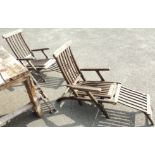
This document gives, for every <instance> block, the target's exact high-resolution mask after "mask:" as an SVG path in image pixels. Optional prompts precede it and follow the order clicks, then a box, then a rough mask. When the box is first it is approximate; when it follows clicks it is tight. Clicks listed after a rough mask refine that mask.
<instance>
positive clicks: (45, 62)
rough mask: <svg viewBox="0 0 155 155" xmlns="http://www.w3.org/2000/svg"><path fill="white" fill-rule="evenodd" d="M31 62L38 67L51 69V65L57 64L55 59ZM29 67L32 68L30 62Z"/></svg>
mask: <svg viewBox="0 0 155 155" xmlns="http://www.w3.org/2000/svg"><path fill="white" fill-rule="evenodd" d="M31 63H32V64H33V65H34V66H35V67H36V68H40V69H49V68H50V67H52V66H53V65H55V63H56V61H55V60H54V59H39V60H31ZM27 67H29V68H31V66H30V65H29V64H27Z"/></svg>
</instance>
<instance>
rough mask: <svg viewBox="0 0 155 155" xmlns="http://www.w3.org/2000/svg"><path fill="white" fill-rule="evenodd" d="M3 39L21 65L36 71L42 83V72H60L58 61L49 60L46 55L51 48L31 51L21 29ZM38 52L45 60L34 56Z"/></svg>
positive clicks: (5, 35) (4, 36)
mask: <svg viewBox="0 0 155 155" xmlns="http://www.w3.org/2000/svg"><path fill="white" fill-rule="evenodd" d="M3 38H4V39H5V40H6V41H7V43H8V45H9V47H10V48H11V50H12V51H13V53H14V54H15V56H16V58H17V60H19V61H20V62H21V64H23V65H24V66H25V67H27V68H28V69H29V70H30V71H34V73H35V74H37V76H39V77H40V79H42V81H45V79H44V78H43V76H42V72H44V71H57V72H59V71H60V70H59V69H58V66H57V64H56V61H55V60H54V59H53V58H49V57H48V56H47V55H46V53H45V51H46V50H49V48H40V49H33V50H31V49H30V48H29V46H28V45H27V43H26V42H25V40H24V38H23V36H22V30H20V29H19V30H16V31H13V32H10V33H7V34H4V35H3ZM36 52H42V54H43V55H44V56H45V58H43V59H38V58H37V57H36V56H35V54H34V53H36Z"/></svg>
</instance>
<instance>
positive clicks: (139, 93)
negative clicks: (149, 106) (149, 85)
mask: <svg viewBox="0 0 155 155" xmlns="http://www.w3.org/2000/svg"><path fill="white" fill-rule="evenodd" d="M122 89H125V90H127V91H130V92H132V93H136V94H138V95H142V96H143V95H145V94H143V93H141V92H138V91H135V90H131V89H129V88H126V87H122Z"/></svg>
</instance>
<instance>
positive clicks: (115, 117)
mask: <svg viewBox="0 0 155 155" xmlns="http://www.w3.org/2000/svg"><path fill="white" fill-rule="evenodd" d="M56 109H57V110H58V111H57V113H55V114H49V113H46V114H45V115H44V116H43V117H42V118H38V117H37V116H36V115H35V114H34V113H32V112H31V111H29V112H26V113H23V114H22V115H20V116H18V117H16V118H15V119H14V120H12V121H11V122H10V123H9V124H7V125H6V126H7V127H9V126H10V127H16V126H20V127H25V126H29V127H33V126H38V127H41V126H43V127H46V126H47V127H80V126H85V127H133V126H135V116H136V114H138V113H139V112H132V113H131V112H126V111H121V110H114V109H106V110H107V112H108V113H109V116H110V119H106V118H105V117H104V115H103V114H102V113H101V112H100V111H99V110H98V109H97V108H96V107H95V106H94V105H93V104H92V105H89V104H83V105H82V106H80V105H79V104H78V103H77V102H76V101H72V102H70V101H66V102H62V103H61V104H59V103H57V104H56ZM23 120H24V121H23ZM16 122H18V123H16ZM144 126H148V124H147V122H146V123H145V125H144Z"/></svg>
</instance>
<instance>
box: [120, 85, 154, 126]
mask: <svg viewBox="0 0 155 155" xmlns="http://www.w3.org/2000/svg"><path fill="white" fill-rule="evenodd" d="M118 103H120V104H123V105H126V106H128V107H131V108H134V109H136V110H140V111H141V112H143V113H144V114H145V115H146V117H147V118H148V120H149V121H150V123H151V125H154V122H153V119H152V109H151V104H150V96H149V95H148V94H147V95H146V94H142V93H140V92H138V91H134V90H131V89H128V88H125V87H123V86H122V87H121V88H120V93H119V96H118Z"/></svg>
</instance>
